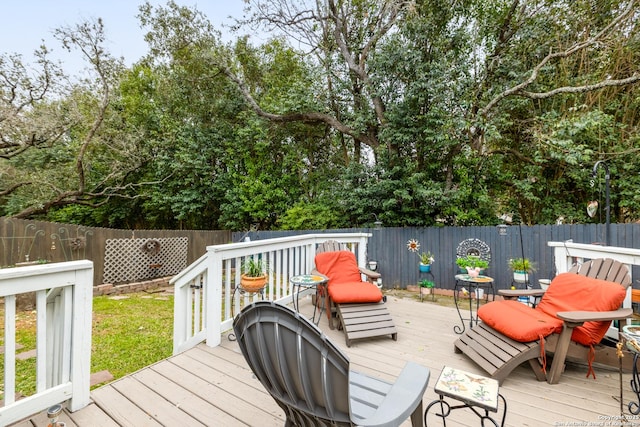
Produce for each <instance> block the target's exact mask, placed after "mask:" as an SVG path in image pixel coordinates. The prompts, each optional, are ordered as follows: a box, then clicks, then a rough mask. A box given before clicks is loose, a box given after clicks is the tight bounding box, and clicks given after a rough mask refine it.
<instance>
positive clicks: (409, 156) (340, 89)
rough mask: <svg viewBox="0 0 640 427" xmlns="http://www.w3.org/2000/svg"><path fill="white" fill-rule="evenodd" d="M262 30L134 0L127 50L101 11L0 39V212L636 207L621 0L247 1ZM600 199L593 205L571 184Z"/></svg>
mask: <svg viewBox="0 0 640 427" xmlns="http://www.w3.org/2000/svg"><path fill="white" fill-rule="evenodd" d="M247 11H248V12H249V13H248V15H247V18H245V19H244V20H242V21H238V22H237V25H238V26H239V27H246V26H249V27H251V28H254V29H255V31H257V32H258V31H259V32H260V33H261V34H266V35H268V37H267V38H265V41H261V42H260V43H256V42H255V41H254V40H252V39H251V38H249V37H247V36H244V37H237V38H235V39H234V40H233V41H231V42H224V41H223V39H222V37H221V33H220V29H217V28H215V27H214V26H213V25H212V24H211V23H210V21H209V20H208V19H207V17H206V16H205V15H204V14H202V13H201V12H199V11H198V10H197V9H196V8H190V7H183V6H179V5H177V4H176V3H174V2H173V1H168V2H167V3H166V5H164V6H152V5H151V4H150V3H145V4H143V5H142V6H141V7H140V13H139V15H138V18H139V20H140V24H141V26H142V27H143V28H144V29H145V31H146V36H145V40H146V41H147V43H148V46H149V49H148V53H147V55H146V56H145V57H144V58H141V59H140V60H139V61H138V62H137V63H136V64H134V65H132V66H131V67H129V68H127V67H125V66H123V64H122V63H120V62H119V61H118V60H116V59H114V58H112V57H111V55H110V54H109V52H108V51H107V50H106V49H105V47H104V40H105V32H107V30H108V29H105V28H103V26H102V22H101V21H100V20H99V19H98V20H95V21H87V22H82V23H80V24H78V25H77V26H75V27H69V28H62V29H59V30H56V32H55V35H56V37H57V39H58V40H59V41H60V43H61V44H62V45H63V46H64V47H66V48H68V49H73V50H74V51H77V52H78V54H79V55H82V56H83V57H84V58H85V60H86V62H87V64H88V66H89V68H90V69H91V70H92V74H91V76H92V78H91V79H84V80H75V81H74V80H73V79H71V77H72V76H66V75H65V74H64V72H63V70H62V68H61V67H60V65H59V64H55V63H53V62H51V61H50V60H49V59H48V50H47V48H46V47H44V46H42V47H40V48H39V49H38V50H37V58H38V60H37V61H36V62H35V63H33V64H24V63H23V61H22V58H21V57H20V56H19V55H16V54H11V53H4V54H0V215H4V216H16V217H21V218H38V219H49V220H56V221H64V222H72V223H82V224H85V225H95V226H109V227H122V228H192V229H216V228H224V229H232V230H247V229H249V228H251V227H258V228H260V229H279V228H280V229H324V228H340V227H353V226H366V225H370V224H373V222H374V221H375V220H381V221H382V222H383V223H384V224H385V225H388V226H433V225H487V224H496V223H498V222H499V221H500V219H499V218H500V217H501V216H502V215H504V214H510V215H516V217H517V218H518V219H519V220H520V221H523V222H524V223H527V224H540V223H554V222H557V221H564V222H589V221H602V216H603V215H604V213H603V210H602V209H603V205H604V200H603V196H602V194H603V192H604V175H603V172H602V171H601V170H596V171H595V172H596V176H593V170H594V169H593V166H594V164H595V163H596V162H597V161H603V162H605V163H606V165H607V168H608V169H609V170H610V175H611V218H612V221H615V222H629V221H637V220H638V219H639V217H638V213H637V212H640V193H639V192H638V191H637V190H636V189H637V188H638V184H640V182H639V181H640V175H638V172H637V171H638V170H639V169H640V156H638V155H637V152H638V150H640V144H639V141H638V135H639V133H638V126H639V112H640V108H639V107H640V96H639V94H640V92H639V87H640V86H639V83H640V70H639V68H640V58H639V55H640V34H639V27H638V25H639V24H638V22H640V19H639V18H640V8H639V7H638V2H637V1H634V0H620V1H618V0H599V1H593V0H576V1H571V2H565V1H560V2H559V1H548V0H533V1H531V0H529V1H522V0H462V1H456V2H450V1H442V0H424V1H420V0H413V1H403V0H392V1H389V0H386V1H384V0H324V1H309V0H303V1H292V0H275V1H274V0H250V1H248V2H247ZM591 200H599V201H600V204H601V206H602V207H601V209H600V213H598V214H597V215H596V217H595V218H590V217H589V216H588V215H587V211H586V205H587V203H588V202H589V201H591Z"/></svg>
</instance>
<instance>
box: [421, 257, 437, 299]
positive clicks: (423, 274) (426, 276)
mask: <svg viewBox="0 0 640 427" xmlns="http://www.w3.org/2000/svg"><path fill="white" fill-rule="evenodd" d="M429 267H431V266H429ZM423 280H430V281H431V282H433V283H434V287H435V279H434V277H433V273H432V272H431V268H429V270H428V271H423V270H422V269H420V281H421V282H422V281H423ZM423 289H429V292H428V294H429V295H431V301H435V300H436V297H435V293H434V292H433V288H423V287H422V286H420V302H423V300H424V294H423V293H422V290H423Z"/></svg>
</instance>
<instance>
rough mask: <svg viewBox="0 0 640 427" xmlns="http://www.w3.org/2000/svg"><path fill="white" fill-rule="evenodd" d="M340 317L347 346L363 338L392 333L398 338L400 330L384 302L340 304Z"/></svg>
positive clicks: (338, 307) (395, 338)
mask: <svg viewBox="0 0 640 427" xmlns="http://www.w3.org/2000/svg"><path fill="white" fill-rule="evenodd" d="M337 311H338V318H339V321H340V325H341V326H342V327H343V328H344V332H345V340H346V343H347V347H351V341H352V340H355V339H361V338H369V337H377V336H381V335H391V338H393V339H394V340H397V339H398V331H397V329H396V326H395V324H394V323H393V319H392V318H391V314H390V313H389V310H387V307H386V306H385V305H384V304H382V303H368V304H338V305H337Z"/></svg>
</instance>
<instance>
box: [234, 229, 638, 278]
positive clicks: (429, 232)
mask: <svg viewBox="0 0 640 427" xmlns="http://www.w3.org/2000/svg"><path fill="white" fill-rule="evenodd" d="M505 231H506V234H504V235H501V234H500V230H499V228H498V227H494V226H483V227H427V228H418V227H403V228H396V227H394V228H392V227H382V228H380V229H374V228H357V229H355V228H354V229H345V230H331V231H318V230H313V231H304V232H293V231H289V232H283V231H274V232H269V231H259V232H253V233H249V237H250V238H251V239H252V240H256V239H259V240H262V239H268V238H272V237H285V236H291V235H294V234H304V233H324V232H331V233H336V232H350V233H353V232H369V233H372V236H371V237H370V238H369V241H368V247H367V259H368V260H369V261H371V260H375V261H377V264H378V270H377V271H378V272H380V273H381V274H382V280H383V286H384V287H385V288H406V286H407V285H414V284H417V283H418V282H419V281H420V280H422V279H424V278H426V276H425V275H422V276H421V274H420V273H419V270H418V262H419V260H418V254H419V253H420V252H422V251H431V253H433V254H434V258H435V262H434V263H433V265H432V268H431V271H432V273H433V278H434V281H435V284H436V287H437V288H441V289H453V286H454V284H455V280H454V275H455V274H456V272H457V266H456V264H455V260H456V248H457V246H458V245H459V244H460V242H462V241H463V240H465V239H480V240H482V241H483V242H485V243H486V244H487V245H488V246H489V248H490V250H491V263H490V265H489V269H488V270H487V275H490V276H491V277H493V278H494V279H495V284H496V286H497V287H498V288H499V289H506V288H509V287H510V286H511V284H512V281H513V274H512V271H511V270H510V269H509V266H508V262H509V259H512V258H521V257H522V256H523V253H524V257H525V258H529V259H531V260H532V261H533V262H534V263H535V266H536V271H535V272H533V273H531V274H530V275H529V282H530V283H531V284H533V285H534V286H537V284H538V279H546V278H550V277H552V276H553V275H555V267H554V262H553V252H554V251H553V249H552V248H550V247H548V245H547V242H550V241H552V242H563V241H568V240H572V241H573V242H575V243H588V244H592V243H598V242H604V241H605V235H604V232H605V226H604V224H566V225H535V226H525V225H522V226H519V225H511V226H507V227H506V230H505ZM239 236H240V233H237V234H236V233H234V236H233V239H234V241H237V240H238V238H239ZM410 239H416V240H418V242H419V243H420V249H419V251H418V253H412V252H409V251H408V250H407V242H408V241H409V240H410ZM521 243H522V244H521ZM603 244H604V243H603ZM611 246H619V247H623V248H640V224H611ZM638 274H640V267H638V266H633V267H632V277H638ZM634 286H635V287H640V286H638V283H637V281H635V280H634Z"/></svg>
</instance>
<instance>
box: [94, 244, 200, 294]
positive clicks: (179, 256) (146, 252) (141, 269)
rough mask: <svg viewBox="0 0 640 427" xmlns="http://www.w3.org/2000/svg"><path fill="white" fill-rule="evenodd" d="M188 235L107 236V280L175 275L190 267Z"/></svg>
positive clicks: (124, 280) (109, 281) (115, 282)
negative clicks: (135, 237) (122, 237)
mask: <svg viewBox="0 0 640 427" xmlns="http://www.w3.org/2000/svg"><path fill="white" fill-rule="evenodd" d="M188 243H189V238H188V237H173V238H158V239H107V240H106V250H105V262H104V265H105V268H104V276H103V283H112V284H118V283H127V282H135V281H139V280H145V279H153V278H155V277H167V276H172V275H175V274H177V273H179V272H180V271H182V270H184V269H185V268H186V267H187V249H188Z"/></svg>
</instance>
